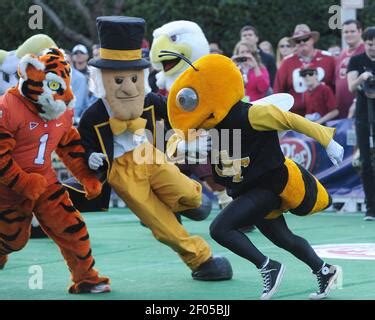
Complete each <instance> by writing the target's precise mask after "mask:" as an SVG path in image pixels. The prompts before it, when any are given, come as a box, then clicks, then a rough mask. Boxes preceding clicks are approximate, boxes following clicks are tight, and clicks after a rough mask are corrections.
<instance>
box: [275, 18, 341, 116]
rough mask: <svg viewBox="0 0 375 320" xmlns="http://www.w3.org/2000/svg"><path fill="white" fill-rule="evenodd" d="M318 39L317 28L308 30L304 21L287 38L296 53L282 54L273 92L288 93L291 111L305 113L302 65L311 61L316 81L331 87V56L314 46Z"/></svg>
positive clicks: (333, 67)
mask: <svg viewBox="0 0 375 320" xmlns="http://www.w3.org/2000/svg"><path fill="white" fill-rule="evenodd" d="M318 39H319V32H317V31H311V30H310V28H309V26H307V25H306V24H299V25H297V26H296V28H295V30H294V34H293V36H292V37H291V38H290V39H289V40H290V41H291V42H292V43H293V44H295V45H296V53H295V54H293V55H292V56H289V57H286V58H285V59H284V61H283V63H282V64H281V66H280V68H279V69H278V71H277V73H276V78H275V83H274V88H273V89H274V92H275V93H279V92H286V93H290V94H291V95H292V96H293V97H294V101H295V102H294V106H293V108H292V109H291V111H292V112H295V113H298V114H300V115H302V116H304V115H305V114H306V110H305V103H304V100H303V93H304V92H305V91H306V90H307V87H306V84H305V82H304V81H303V79H302V78H301V76H300V73H299V71H300V70H301V68H302V67H303V66H306V65H308V64H310V63H315V64H316V66H317V72H318V79H319V81H324V82H325V83H326V84H327V85H328V86H329V87H331V89H332V90H334V80H335V59H334V58H333V57H332V56H331V54H330V53H329V52H328V51H322V50H318V49H315V47H314V45H315V43H316V42H317V41H318Z"/></svg>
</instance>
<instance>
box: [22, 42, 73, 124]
mask: <svg viewBox="0 0 375 320" xmlns="http://www.w3.org/2000/svg"><path fill="white" fill-rule="evenodd" d="M18 75H19V77H20V80H19V82H18V90H19V92H20V93H21V94H22V95H23V96H24V97H26V98H27V99H29V100H30V101H31V102H33V104H34V105H35V107H36V109H37V111H38V113H39V116H40V117H41V118H42V119H44V120H47V121H48V120H53V119H57V118H58V117H59V116H60V115H62V114H63V113H64V112H65V110H66V108H67V107H73V104H74V95H73V92H72V89H71V86H70V77H71V68H70V65H69V63H68V62H67V61H66V60H65V57H64V53H63V52H62V51H60V50H58V49H56V48H50V49H46V50H45V51H44V52H43V53H42V54H41V55H40V56H36V55H33V54H27V55H25V56H24V57H23V58H22V59H21V61H20V63H19V66H18Z"/></svg>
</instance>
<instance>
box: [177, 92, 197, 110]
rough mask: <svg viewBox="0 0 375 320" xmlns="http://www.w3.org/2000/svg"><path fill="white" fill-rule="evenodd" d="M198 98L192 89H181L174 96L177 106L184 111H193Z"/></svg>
mask: <svg viewBox="0 0 375 320" xmlns="http://www.w3.org/2000/svg"><path fill="white" fill-rule="evenodd" d="M198 102H199V97H198V95H197V93H196V92H195V90H194V89H191V88H183V89H181V90H180V91H179V92H178V93H177V96H176V103H177V105H178V106H179V107H180V108H182V109H183V110H185V111H188V112H191V111H194V110H195V108H196V107H197V106H198Z"/></svg>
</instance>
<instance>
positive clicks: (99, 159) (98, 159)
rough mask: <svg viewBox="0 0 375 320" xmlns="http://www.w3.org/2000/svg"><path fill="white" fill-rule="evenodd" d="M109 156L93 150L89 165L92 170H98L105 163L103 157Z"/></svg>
mask: <svg viewBox="0 0 375 320" xmlns="http://www.w3.org/2000/svg"><path fill="white" fill-rule="evenodd" d="M105 158H107V156H106V155H105V154H104V153H99V152H93V153H91V154H90V157H89V167H90V169H92V170H98V168H99V167H101V166H102V165H103V164H104V163H103V159H105Z"/></svg>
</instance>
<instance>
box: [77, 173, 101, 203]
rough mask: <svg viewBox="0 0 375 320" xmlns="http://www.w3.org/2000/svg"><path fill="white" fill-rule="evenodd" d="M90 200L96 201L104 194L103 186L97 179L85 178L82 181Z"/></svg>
mask: <svg viewBox="0 0 375 320" xmlns="http://www.w3.org/2000/svg"><path fill="white" fill-rule="evenodd" d="M81 183H82V185H83V187H84V189H85V192H86V198H87V199H88V200H91V199H95V198H96V197H98V196H99V195H100V193H101V192H102V184H101V182H100V181H99V180H98V179H96V178H83V179H82V181H81Z"/></svg>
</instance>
